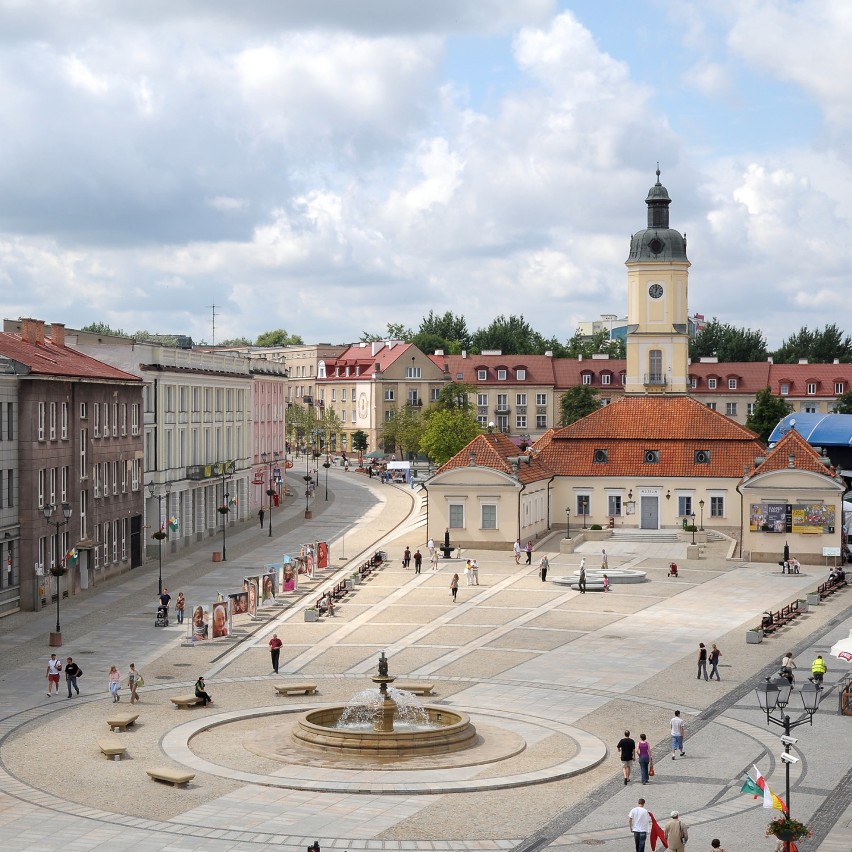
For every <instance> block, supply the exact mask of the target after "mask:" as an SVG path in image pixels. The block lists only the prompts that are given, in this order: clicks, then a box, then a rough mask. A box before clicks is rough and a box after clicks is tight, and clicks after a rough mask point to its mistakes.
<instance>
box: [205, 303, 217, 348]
mask: <svg viewBox="0 0 852 852" xmlns="http://www.w3.org/2000/svg"><path fill="white" fill-rule="evenodd" d="M207 307H208V308H210V309H211V310H212V311H213V343H212V344H211V345H213V346H215V345H216V305H207Z"/></svg>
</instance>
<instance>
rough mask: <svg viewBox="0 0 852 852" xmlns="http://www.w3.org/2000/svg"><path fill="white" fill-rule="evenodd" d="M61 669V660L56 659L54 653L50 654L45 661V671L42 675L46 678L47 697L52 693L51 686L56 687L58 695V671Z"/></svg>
mask: <svg viewBox="0 0 852 852" xmlns="http://www.w3.org/2000/svg"><path fill="white" fill-rule="evenodd" d="M61 671H62V662H61V661H60V660H57V659H56V654H51V655H50V659H49V660H48V661H47V671H46V672H45V673H44V676H45V677H46V678H47V697H48V698H50V697H51V696H52V695H53V687H54V686H55V687H56V694H57V695H59V673H60V672H61Z"/></svg>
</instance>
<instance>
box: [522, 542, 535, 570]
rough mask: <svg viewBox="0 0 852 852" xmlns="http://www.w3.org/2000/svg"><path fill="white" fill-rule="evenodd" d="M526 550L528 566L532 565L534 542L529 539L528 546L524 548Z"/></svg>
mask: <svg viewBox="0 0 852 852" xmlns="http://www.w3.org/2000/svg"><path fill="white" fill-rule="evenodd" d="M524 550H525V551H526V554H527V565H532V551H533V547H532V541H530V540H529V539H527V546H526V547H525V548H524Z"/></svg>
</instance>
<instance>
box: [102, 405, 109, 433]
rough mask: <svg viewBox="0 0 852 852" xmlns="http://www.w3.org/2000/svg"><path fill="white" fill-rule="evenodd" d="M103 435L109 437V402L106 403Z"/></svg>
mask: <svg viewBox="0 0 852 852" xmlns="http://www.w3.org/2000/svg"><path fill="white" fill-rule="evenodd" d="M103 436H104V438H109V403H108V402H105V403H104V422H103Z"/></svg>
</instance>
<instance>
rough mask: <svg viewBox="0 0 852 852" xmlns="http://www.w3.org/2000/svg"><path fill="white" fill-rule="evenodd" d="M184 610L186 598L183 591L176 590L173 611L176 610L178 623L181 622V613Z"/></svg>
mask: <svg viewBox="0 0 852 852" xmlns="http://www.w3.org/2000/svg"><path fill="white" fill-rule="evenodd" d="M185 610H186V598H185V597H184V596H183V592H178V596H177V600H176V601H175V612H177V620H178V624H183V614H184V612H185Z"/></svg>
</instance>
